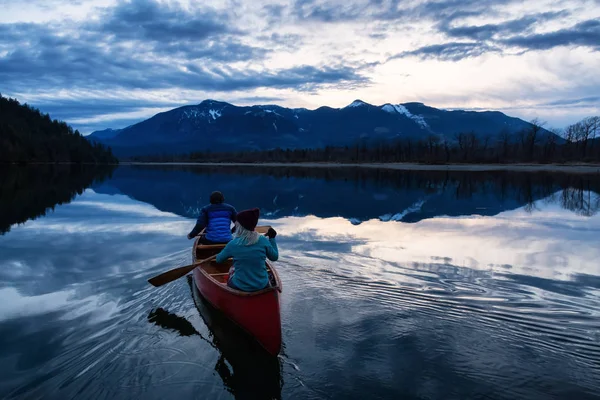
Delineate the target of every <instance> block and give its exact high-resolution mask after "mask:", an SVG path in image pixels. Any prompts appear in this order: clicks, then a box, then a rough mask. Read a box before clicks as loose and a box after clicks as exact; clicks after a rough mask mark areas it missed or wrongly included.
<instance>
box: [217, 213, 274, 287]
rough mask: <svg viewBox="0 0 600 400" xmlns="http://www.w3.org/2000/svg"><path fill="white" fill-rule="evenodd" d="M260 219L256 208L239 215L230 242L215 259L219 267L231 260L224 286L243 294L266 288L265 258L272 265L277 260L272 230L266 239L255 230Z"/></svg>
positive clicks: (267, 279) (267, 276)
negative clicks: (227, 278) (231, 264)
mask: <svg viewBox="0 0 600 400" xmlns="http://www.w3.org/2000/svg"><path fill="white" fill-rule="evenodd" d="M259 216H260V211H259V209H258V208H253V209H251V210H244V211H240V212H239V213H238V214H237V219H236V222H235V234H234V237H233V240H231V242H229V243H227V245H226V246H225V248H224V249H223V250H222V251H221V252H220V253H219V254H218V255H217V258H216V261H217V262H218V263H223V262H225V261H227V259H229V258H233V267H232V268H231V269H230V271H229V280H228V281H227V285H228V286H229V287H232V288H234V289H237V290H242V291H245V292H255V291H257V290H262V289H264V288H266V287H267V286H268V285H269V275H268V273H267V268H266V266H265V261H266V259H267V258H268V259H269V260H271V261H277V259H278V258H279V250H278V249H277V243H276V242H275V236H277V232H275V229H273V228H270V229H269V231H268V232H267V236H266V237H265V236H262V235H260V234H259V233H258V232H256V231H255V230H254V229H255V228H256V225H257V224H258V217H259Z"/></svg>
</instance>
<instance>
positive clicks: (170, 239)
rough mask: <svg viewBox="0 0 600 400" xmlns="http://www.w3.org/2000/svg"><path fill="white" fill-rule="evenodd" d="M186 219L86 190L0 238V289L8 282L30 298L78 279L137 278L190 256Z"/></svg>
mask: <svg viewBox="0 0 600 400" xmlns="http://www.w3.org/2000/svg"><path fill="white" fill-rule="evenodd" d="M80 202H81V203H82V204H78V203H80ZM193 223H194V221H191V220H189V219H185V218H181V217H178V216H176V215H173V214H171V213H163V212H161V211H158V210H156V208H154V207H153V206H150V205H147V204H144V203H140V202H137V201H134V200H131V199H129V198H128V197H126V196H122V195H114V196H111V195H99V194H96V193H94V192H93V191H90V190H88V191H86V192H85V193H84V194H83V195H82V196H80V197H79V198H77V199H76V200H75V201H74V202H72V203H71V204H68V205H64V206H61V207H57V208H56V210H55V211H54V212H53V213H52V214H50V215H49V216H48V217H46V218H41V219H38V220H34V221H28V222H27V223H25V224H24V225H21V226H17V227H14V228H13V230H12V231H11V232H10V234H8V235H6V236H4V237H2V241H1V242H0V251H1V253H2V259H1V260H0V263H1V264H2V266H1V268H0V287H1V286H3V285H7V284H10V286H13V287H15V288H17V289H18V290H19V292H21V293H22V294H23V295H25V296H36V295H40V294H44V293H50V292H60V291H63V290H67V288H70V287H71V285H72V284H75V283H79V282H85V284H88V285H102V284H103V282H109V281H110V280H111V279H114V278H115V277H117V276H130V277H131V274H135V275H139V277H138V279H140V280H142V279H143V278H144V277H145V275H146V274H150V273H151V272H148V271H153V270H156V269H160V268H161V266H164V265H166V266H168V267H167V268H165V269H168V268H173V267H175V266H177V265H183V264H184V263H187V262H188V261H189V246H190V244H191V242H189V241H188V240H187V239H186V237H185V235H186V234H187V233H188V232H189V230H190V229H191V227H192V226H193ZM42 280H43V282H44V284H43V285H41V284H40V281H42ZM105 284H106V283H105ZM80 289H81V288H80Z"/></svg>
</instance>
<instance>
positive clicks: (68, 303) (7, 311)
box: [0, 287, 117, 321]
mask: <svg viewBox="0 0 600 400" xmlns="http://www.w3.org/2000/svg"><path fill="white" fill-rule="evenodd" d="M103 297H105V296H99V295H91V296H88V297H85V298H79V297H78V293H77V290H76V289H75V288H72V289H68V290H62V291H57V292H52V293H46V294H40V295H34V296H25V295H22V294H21V293H19V291H18V290H17V289H15V288H12V287H7V288H2V289H0V321H5V320H10V319H13V318H22V317H31V316H36V315H42V314H48V313H52V312H57V311H64V313H63V314H62V316H61V318H60V319H61V320H72V319H76V318H78V317H80V316H83V315H88V316H91V317H93V319H94V320H95V321H101V320H106V319H108V318H110V316H111V315H114V313H115V312H116V311H117V304H116V303H115V302H114V301H110V300H107V299H106V298H103Z"/></svg>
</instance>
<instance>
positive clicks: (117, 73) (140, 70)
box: [0, 0, 368, 93]
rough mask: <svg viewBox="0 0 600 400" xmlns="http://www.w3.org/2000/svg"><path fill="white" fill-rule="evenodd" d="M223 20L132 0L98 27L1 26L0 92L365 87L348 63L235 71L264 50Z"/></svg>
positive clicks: (276, 37) (107, 13)
mask: <svg viewBox="0 0 600 400" xmlns="http://www.w3.org/2000/svg"><path fill="white" fill-rule="evenodd" d="M228 18H229V17H228V16H227V15H225V14H222V13H217V12H216V11H214V10H211V9H203V10H197V9H192V10H185V9H183V8H181V7H178V6H175V5H166V4H163V3H158V2H156V1H142V0H132V1H128V2H121V3H119V4H118V5H117V6H116V7H114V8H109V9H107V10H104V11H103V13H102V17H101V18H99V19H98V21H100V22H86V23H84V24H83V25H82V26H65V25H54V26H53V25H51V24H50V25H42V24H0V34H2V36H1V37H0V50H5V51H6V53H5V55H4V56H0V81H1V82H3V83H4V85H3V88H2V90H3V91H5V92H12V93H18V92H27V91H28V90H27V89H29V88H36V89H38V90H44V89H46V90H51V89H52V88H57V87H58V88H61V89H88V90H110V89H125V90H129V89H164V88H173V87H182V88H186V89H190V90H194V89H196V90H213V91H234V90H247V89H254V88H259V87H275V88H291V89H297V90H313V89H315V88H317V87H319V86H323V85H343V86H347V85H362V84H366V83H368V79H366V78H365V77H364V76H363V75H361V74H360V72H359V70H358V69H357V68H353V67H348V66H308V65H300V66H295V67H293V68H287V69H280V70H273V69H271V70H268V69H267V70H264V69H262V68H261V69H260V70H256V68H252V66H251V65H250V66H249V67H245V68H242V67H238V68H237V69H236V68H234V67H232V66H231V65H230V63H232V62H239V61H246V62H255V61H260V60H262V59H264V57H265V56H266V55H267V53H268V52H269V51H271V50H270V48H269V47H270V46H261V47H259V46H251V45H248V44H245V43H243V42H242V40H243V37H242V36H240V35H239V33H240V31H239V30H238V29H236V28H232V27H233V26H235V24H233V23H232V21H231V20H230V19H228ZM266 40H267V41H270V42H271V43H273V42H280V43H281V45H283V46H285V42H286V41H289V42H295V41H299V40H300V38H299V37H298V36H296V35H284V34H278V33H274V34H271V35H270V37H268V38H266ZM157 56H158V57H157Z"/></svg>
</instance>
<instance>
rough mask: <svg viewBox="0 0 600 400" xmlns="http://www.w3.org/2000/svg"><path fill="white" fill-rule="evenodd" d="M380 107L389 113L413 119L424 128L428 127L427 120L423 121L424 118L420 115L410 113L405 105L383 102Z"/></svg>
mask: <svg viewBox="0 0 600 400" xmlns="http://www.w3.org/2000/svg"><path fill="white" fill-rule="evenodd" d="M381 109H382V110H383V111H386V112H389V113H392V114H394V113H398V114H401V115H404V116H405V117H407V118H410V119H412V120H413V121H415V122H416V123H417V124H419V125H421V126H422V127H423V128H425V129H429V125H427V122H426V121H425V119H424V118H423V117H422V116H420V115H415V114H412V113H411V112H410V111H408V108H406V107H405V106H403V105H402V104H389V103H388V104H385V105H384V106H383V107H381Z"/></svg>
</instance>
